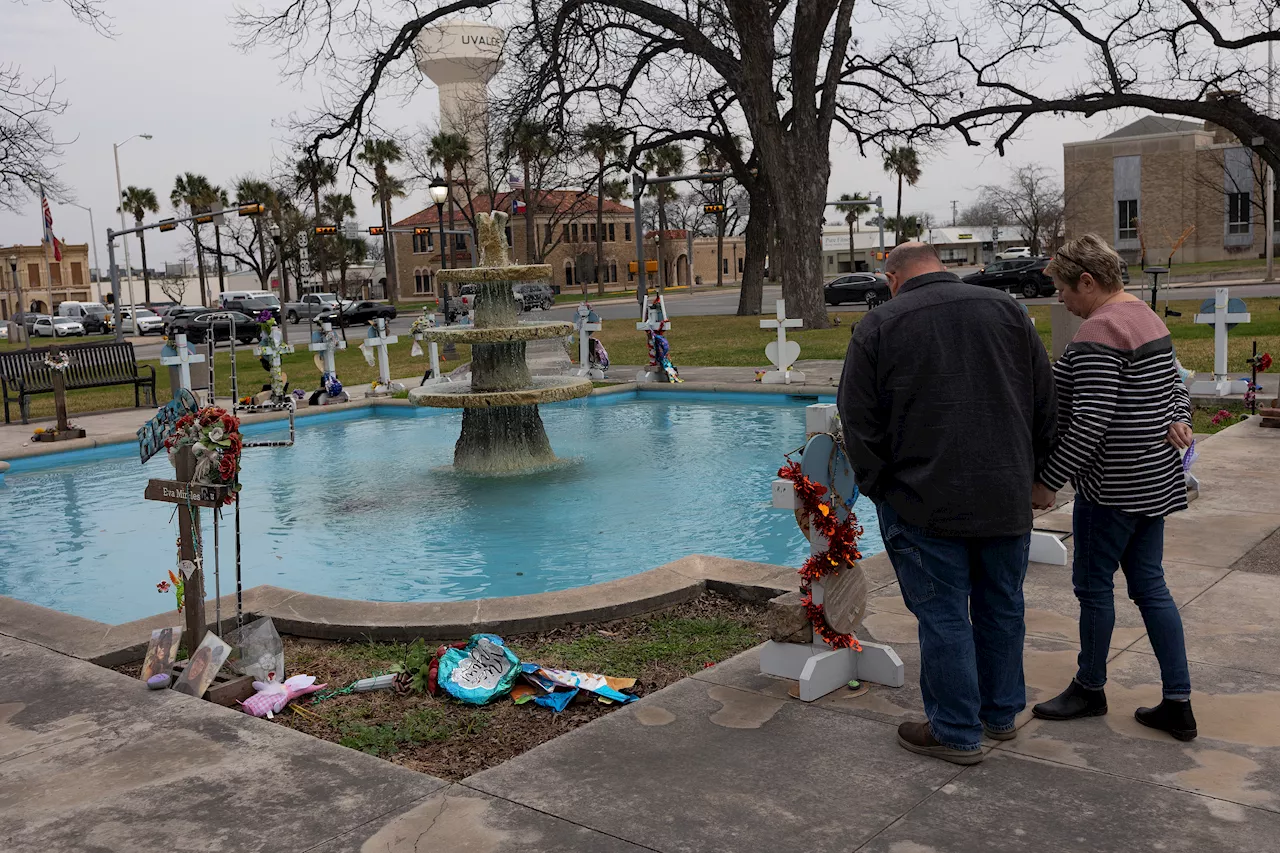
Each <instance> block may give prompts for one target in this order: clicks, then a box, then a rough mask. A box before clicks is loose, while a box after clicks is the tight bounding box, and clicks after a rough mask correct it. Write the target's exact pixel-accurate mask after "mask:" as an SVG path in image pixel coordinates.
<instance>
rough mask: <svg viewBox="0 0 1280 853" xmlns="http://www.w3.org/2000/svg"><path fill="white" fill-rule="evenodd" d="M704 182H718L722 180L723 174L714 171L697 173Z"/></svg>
mask: <svg viewBox="0 0 1280 853" xmlns="http://www.w3.org/2000/svg"><path fill="white" fill-rule="evenodd" d="M699 174H700V176H701V178H702V182H703V183H704V184H718V183H721V182H723V181H724V175H722V174H719V173H716V172H701V173H699Z"/></svg>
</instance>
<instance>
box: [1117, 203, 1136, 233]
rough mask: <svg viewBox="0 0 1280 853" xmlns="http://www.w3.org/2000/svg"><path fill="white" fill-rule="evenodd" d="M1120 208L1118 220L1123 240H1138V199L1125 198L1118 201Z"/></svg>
mask: <svg viewBox="0 0 1280 853" xmlns="http://www.w3.org/2000/svg"><path fill="white" fill-rule="evenodd" d="M1116 205H1117V206H1118V208H1119V218H1118V220H1117V221H1118V222H1119V225H1120V231H1119V236H1120V239H1121V240H1137V239H1138V200H1137V199H1136V198H1134V199H1124V200H1122V201H1118V202H1116Z"/></svg>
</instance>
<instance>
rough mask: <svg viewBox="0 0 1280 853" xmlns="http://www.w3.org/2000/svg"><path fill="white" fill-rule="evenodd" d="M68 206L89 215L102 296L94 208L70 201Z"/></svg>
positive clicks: (90, 232) (94, 257) (95, 263)
mask: <svg viewBox="0 0 1280 853" xmlns="http://www.w3.org/2000/svg"><path fill="white" fill-rule="evenodd" d="M67 204H69V205H71V206H72V207H78V208H80V209H81V210H83V211H84V212H85V213H87V214H89V236H91V237H92V238H93V267H94V269H96V270H97V271H98V292H99V294H101V292H102V267H101V266H99V264H98V229H97V228H94V227H93V208H92V207H85V206H84V205H83V204H76V203H75V202H74V201H69V202H67ZM98 301H99V302H101V301H102V300H101V299H99V300H98Z"/></svg>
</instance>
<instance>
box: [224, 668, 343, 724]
mask: <svg viewBox="0 0 1280 853" xmlns="http://www.w3.org/2000/svg"><path fill="white" fill-rule="evenodd" d="M326 686H327V685H324V684H316V677H315V676H314V675H295V676H293V677H291V678H286V679H285V680H284V683H283V684H282V683H280V682H278V681H255V682H253V689H254V690H256V691H258V692H257V693H255V694H253V695H252V696H250V697H249V698H248V699H246V700H245V701H243V702H241V703H240V706H241V707H242V708H244V712H245V713H246V714H252V715H253V716H255V717H266V718H267V719H268V720H270V719H271V718H272V717H273V716H275V715H276V714H279V713H280V712H281V711H283V710H284V706H285V705H288V704H289V702H290V700H292V699H293V698H294V697H296V696H305V695H306V694H308V693H315V692H316V691H317V690H323V689H324V688H325V687H326Z"/></svg>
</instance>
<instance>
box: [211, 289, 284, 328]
mask: <svg viewBox="0 0 1280 853" xmlns="http://www.w3.org/2000/svg"><path fill="white" fill-rule="evenodd" d="M272 298H273V299H274V297H272ZM222 307H223V309H224V310H227V311H239V312H240V313H241V314H247V315H249V316H250V317H254V318H257V317H260V316H261V315H262V312H263V311H266V312H268V313H270V314H271V316H272V317H274V318H275V321H276V322H277V323H279V322H280V303H279V301H278V300H277V301H276V303H275V304H274V305H273V304H271V302H270V301H268V300H266V299H259V298H258V297H256V296H255V297H252V298H245V299H224V300H223V302H222Z"/></svg>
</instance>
